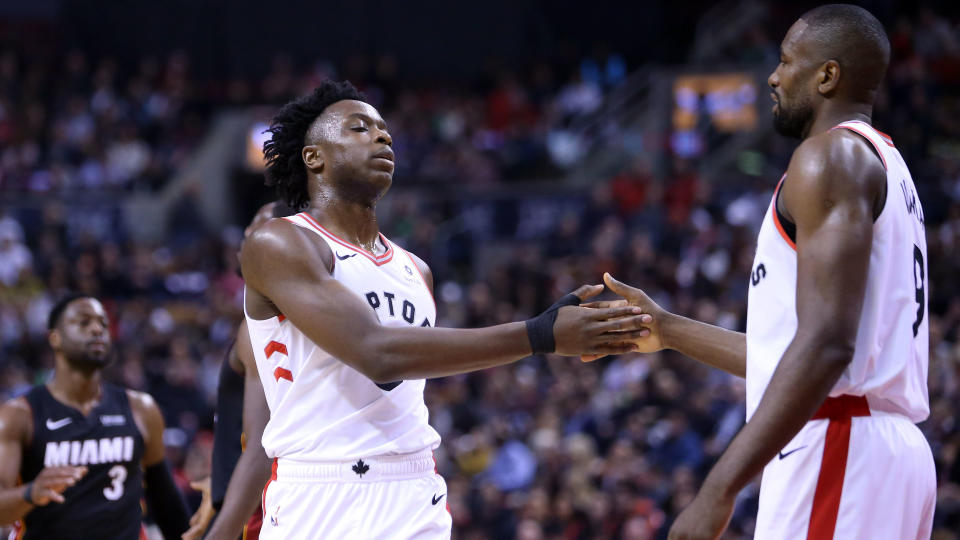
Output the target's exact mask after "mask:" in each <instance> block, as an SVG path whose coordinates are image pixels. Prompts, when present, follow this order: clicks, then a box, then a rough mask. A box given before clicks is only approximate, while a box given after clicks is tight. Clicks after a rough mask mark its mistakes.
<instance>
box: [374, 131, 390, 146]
mask: <svg viewBox="0 0 960 540" xmlns="http://www.w3.org/2000/svg"><path fill="white" fill-rule="evenodd" d="M377 142H378V143H380V144H385V145H387V146H393V137H391V136H390V132H388V131H387V130H385V129H381V130H380V132H379V134H378V135H377Z"/></svg>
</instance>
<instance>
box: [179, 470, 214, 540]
mask: <svg viewBox="0 0 960 540" xmlns="http://www.w3.org/2000/svg"><path fill="white" fill-rule="evenodd" d="M190 487H192V488H193V489H195V490H197V491H199V492H200V493H201V494H202V498H201V499H200V508H197V512H196V513H195V514H193V517H191V518H190V528H189V529H188V530H187V532H185V533H183V534H182V535H181V536H180V538H182V539H183V540H199V539H200V538H203V533H205V532H207V527H208V526H210V521H211V520H213V516H214V514H216V513H217V511H216V510H214V509H213V500H212V496H211V495H210V477H209V476H208V477H206V478H204V479H203V480H198V481H196V482H190Z"/></svg>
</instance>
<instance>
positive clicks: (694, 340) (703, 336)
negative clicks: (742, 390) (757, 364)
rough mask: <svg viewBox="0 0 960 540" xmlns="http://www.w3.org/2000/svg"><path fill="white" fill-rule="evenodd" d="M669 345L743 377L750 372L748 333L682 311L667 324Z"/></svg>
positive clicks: (665, 343) (664, 331) (665, 332)
mask: <svg viewBox="0 0 960 540" xmlns="http://www.w3.org/2000/svg"><path fill="white" fill-rule="evenodd" d="M662 332H663V339H664V345H665V346H666V347H667V348H670V349H673V350H675V351H678V352H680V353H682V354H685V355H687V356H689V357H690V358H693V359H694V360H698V361H700V362H703V363H704V364H707V365H709V366H713V367H715V368H717V369H722V370H723V371H726V372H727V373H730V374H731V375H736V376H737V377H740V378H746V376H747V335H746V334H744V333H743V332H734V331H733V330H727V329H726V328H720V327H719V326H714V325H712V324H707V323H702V322H700V321H695V320H693V319H688V318H686V317H680V316H679V315H673V316H672V317H669V318H668V319H667V321H665V324H664V325H663V329H662Z"/></svg>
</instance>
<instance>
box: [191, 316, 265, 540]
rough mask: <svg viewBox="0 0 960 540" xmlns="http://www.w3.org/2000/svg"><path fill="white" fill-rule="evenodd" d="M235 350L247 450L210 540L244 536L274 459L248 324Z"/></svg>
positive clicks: (235, 472)
mask: <svg viewBox="0 0 960 540" xmlns="http://www.w3.org/2000/svg"><path fill="white" fill-rule="evenodd" d="M234 347H235V350H236V351H237V355H238V357H239V358H240V360H241V361H242V362H243V368H244V383H243V384H244V389H243V433H244V434H245V436H246V440H247V447H246V449H245V450H244V451H243V454H241V455H240V459H239V460H238V461H237V466H236V468H235V469H234V470H233V474H232V475H231V476H230V483H229V485H228V486H227V492H226V495H225V496H224V499H223V507H222V508H221V509H220V512H219V513H218V514H217V517H216V519H215V520H214V522H213V526H212V527H210V533H209V534H208V535H207V536H206V539H207V540H216V539H223V540H233V539H235V538H237V537H238V536H240V534H241V532H242V531H243V525H244V524H245V523H246V522H247V520H248V519H249V518H250V515H251V514H253V511H254V510H255V509H256V507H257V504H258V503H259V502H260V493H261V492H262V491H263V486H264V484H266V483H267V480H268V479H269V478H270V458H268V457H267V455H266V454H265V453H264V451H263V443H262V438H263V430H264V428H266V427H267V421H268V420H270V409H269V408H268V407H267V397H266V395H265V394H264V393H263V385H262V384H261V383H260V376H259V375H258V374H257V363H256V360H255V359H254V357H253V349H252V346H251V344H250V334H249V333H248V332H247V325H246V323H241V325H240V329H239V330H238V331H237V343H236V344H235V345H234Z"/></svg>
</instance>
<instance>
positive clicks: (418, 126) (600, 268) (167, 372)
mask: <svg viewBox="0 0 960 540" xmlns="http://www.w3.org/2000/svg"><path fill="white" fill-rule="evenodd" d="M814 5H816V4H814V3H811V2H764V1H760V0H742V1H725V2H722V3H719V4H716V3H713V2H706V1H696V0H679V1H671V2H663V1H653V2H631V3H605V2H590V3H588V4H585V3H583V2H568V1H551V2H546V1H543V0H487V1H485V2H480V3H461V2H439V1H425V0H424V1H410V2H386V1H381V0H356V1H354V2H350V3H340V2H337V3H334V2H312V3H309V4H307V3H297V2H284V1H278V2H272V3H270V4H269V5H267V4H264V3H259V2H250V1H247V0H233V1H231V2H224V1H212V2H187V1H184V0H173V1H169V2H152V3H146V2H136V1H134V2H124V3H119V2H107V1H71V0H32V1H31V2H29V3H23V2H2V3H0V398H2V399H8V398H11V397H14V396H17V395H20V394H22V393H23V392H25V391H26V390H27V388H28V387H29V386H30V385H33V384H38V383H42V382H44V381H45V380H46V378H47V377H48V376H49V374H50V373H51V369H52V353H51V351H50V349H49V346H48V345H47V342H46V326H45V325H46V317H47V314H48V311H49V309H50V307H51V306H52V304H53V302H54V301H55V300H56V299H57V298H59V297H60V296H62V295H63V294H64V293H66V292H67V291H68V290H79V291H82V292H84V293H87V294H91V295H94V296H96V297H98V298H100V299H102V300H103V301H104V303H105V305H106V307H107V309H108V310H109V312H110V315H111V317H112V328H111V331H112V334H113V337H114V340H115V362H114V363H113V365H112V367H111V368H110V377H111V378H112V379H113V380H115V381H117V382H119V383H121V384H123V385H126V386H128V387H131V388H135V389H139V390H144V391H147V392H150V393H151V394H153V396H154V397H155V398H156V399H157V401H158V402H159V404H160V406H161V408H162V410H163V412H164V415H165V417H166V422H167V426H168V430H167V432H166V434H165V441H166V443H167V448H168V456H169V457H170V459H171V460H172V462H173V464H174V466H175V468H176V476H177V479H178V481H179V482H180V484H181V486H182V487H183V488H184V490H185V491H186V492H187V493H188V494H189V495H190V498H191V503H192V504H193V505H196V504H198V503H199V495H198V494H196V493H194V492H192V491H190V490H189V487H188V485H187V484H188V481H189V480H191V479H197V478H201V477H203V476H206V475H207V474H208V471H209V465H210V463H209V460H210V449H211V441H212V437H211V433H212V428H213V418H214V398H215V390H216V387H217V378H218V371H219V367H220V363H221V361H222V360H223V359H224V357H225V353H226V351H227V348H228V347H229V345H230V343H231V341H232V339H233V334H234V332H235V329H236V325H237V323H238V322H239V320H240V319H241V317H242V312H241V303H240V301H241V292H242V281H241V279H240V278H239V277H238V275H237V266H238V264H237V258H236V253H237V251H238V246H239V242H240V240H241V237H242V231H243V227H244V226H245V225H246V224H247V222H248V221H249V219H250V218H251V217H252V215H253V212H254V211H255V209H256V208H257V207H258V206H259V205H260V204H262V203H264V202H267V201H269V200H271V198H272V196H273V194H272V193H271V192H270V191H269V190H268V189H267V188H265V187H264V186H263V182H262V167H263V165H262V154H261V152H260V146H261V144H262V142H263V137H264V135H263V129H264V128H265V127H266V124H265V123H266V122H268V121H269V119H270V117H271V115H272V113H273V112H274V111H276V109H277V108H278V106H279V105H281V104H282V103H284V102H286V101H287V100H289V99H291V98H294V97H296V96H298V95H301V94H303V93H305V92H308V91H309V90H310V89H311V88H313V87H314V86H315V85H316V84H317V83H318V82H320V81H322V80H324V79H326V78H335V79H343V78H346V79H349V80H351V81H352V82H353V83H355V84H357V85H358V86H359V87H361V89H362V90H363V91H365V92H366V95H367V97H368V98H369V100H370V102H371V103H372V104H373V105H375V106H376V107H378V109H379V110H380V112H381V113H382V114H383V116H384V118H385V119H386V120H387V123H388V126H389V129H390V131H391V133H392V135H393V138H394V141H395V150H396V153H397V169H396V173H395V176H394V185H393V188H392V189H391V191H390V192H389V193H388V195H387V196H386V198H385V199H384V200H383V202H382V203H381V204H380V206H379V218H380V223H381V226H382V230H383V231H384V233H385V234H386V235H387V236H388V237H390V238H391V239H392V240H394V241H396V242H397V243H399V244H400V245H402V246H404V247H405V248H407V249H409V250H411V251H413V252H415V253H417V254H418V255H420V257H422V258H423V259H424V260H426V261H427V262H428V263H429V264H430V265H431V267H432V269H433V273H434V276H435V281H436V298H437V302H438V312H439V321H440V324H441V325H443V326H480V325H491V324H496V323H501V322H507V321H514V320H520V319H524V318H527V317H529V316H531V315H534V314H536V313H538V312H539V311H540V310H542V309H543V308H544V307H546V306H547V305H548V304H549V303H551V302H552V300H553V299H555V298H556V297H558V296H559V295H561V294H563V293H566V292H568V291H570V290H572V289H573V288H575V287H576V286H578V285H579V284H582V283H596V282H599V280H600V276H601V275H602V272H604V271H609V272H611V273H613V274H614V275H615V276H617V277H618V278H620V279H621V280H623V281H625V282H628V283H631V284H634V285H636V286H639V287H642V288H644V289H645V290H646V291H647V292H648V293H650V294H651V296H653V297H654V299H655V300H657V301H658V302H660V304H661V305H663V306H664V307H666V308H668V309H670V310H673V311H676V312H678V313H680V314H685V315H689V316H692V317H695V318H697V319H701V320H704V321H707V322H711V323H714V324H718V325H721V326H724V327H727V328H732V329H737V330H743V329H744V327H745V315H746V296H747V281H748V275H749V273H750V265H751V262H752V258H753V251H754V245H755V244H754V242H755V237H756V233H757V230H758V228H759V225H760V223H761V220H762V217H763V214H764V212H765V211H766V208H767V206H768V205H769V203H770V197H771V195H772V192H773V188H774V187H775V185H776V182H777V180H778V179H779V178H780V176H781V174H782V173H783V171H784V170H785V169H786V165H787V160H788V159H789V156H790V153H791V152H792V150H793V148H794V147H795V146H796V141H791V140H787V139H784V138H782V137H780V136H778V135H776V134H774V133H773V131H772V128H771V119H770V112H769V111H770V105H771V101H770V98H769V97H768V94H769V89H768V88H767V86H766V77H767V75H768V74H769V73H770V71H772V69H773V68H774V67H775V65H776V63H777V62H778V47H779V43H780V40H781V38H782V36H783V35H784V33H785V32H786V29H787V28H788V27H789V25H790V24H791V23H792V22H793V21H794V20H795V19H796V18H797V17H798V16H799V15H801V14H802V13H803V12H804V11H806V10H807V9H809V8H811V7H813V6H814ZM861 5H863V6H864V7H866V8H868V9H870V10H871V11H872V12H873V13H874V14H875V15H876V16H877V17H878V18H879V19H880V20H881V21H882V22H883V23H884V24H885V25H886V28H887V31H888V33H889V36H890V40H891V43H892V46H893V54H892V62H891V66H890V69H889V72H888V75H887V79H886V86H885V87H884V89H883V91H882V92H881V94H880V96H879V98H878V101H877V104H876V109H875V115H874V123H875V125H876V126H877V127H878V128H879V129H880V130H882V131H884V132H886V133H889V134H890V135H891V136H892V138H893V140H894V142H895V144H896V146H897V148H898V149H899V150H900V152H901V153H902V154H903V156H904V158H905V159H906V161H907V163H908V165H909V166H910V169H911V172H912V173H913V176H914V181H915V182H916V185H917V188H918V190H919V195H920V198H921V200H922V203H923V205H924V213H925V216H926V226H927V231H928V234H927V241H928V245H929V260H930V262H929V272H930V274H931V278H930V281H931V282H932V286H931V290H932V292H931V295H930V332H931V335H930V339H931V344H930V381H929V384H930V400H931V415H930V418H929V419H928V420H927V421H926V422H924V423H923V424H921V428H922V429H923V431H924V433H925V434H926V435H927V437H928V439H929V441H930V444H931V446H932V448H933V451H934V454H935V457H936V463H937V470H938V475H939V486H940V487H939V504H938V509H937V515H936V523H935V529H936V531H937V532H936V533H935V535H934V537H935V538H938V539H956V538H958V537H960V535H958V532H957V531H960V457H958V452H960V428H958V426H957V421H958V415H960V340H958V338H960V336H958V322H960V294H958V293H960V291H958V287H960V280H957V279H956V275H957V269H958V268H960V4H958V3H956V2H953V1H949V0H944V1H940V2H937V1H933V2H919V3H917V2H902V3H901V2H896V1H894V0H878V1H871V2H865V3H862V4H861ZM743 397H744V385H743V382H742V381H740V380H737V379H735V378H733V377H731V376H727V375H725V374H723V373H721V372H718V371H714V370H711V369H709V368H706V367H704V366H701V365H699V364H697V363H695V362H694V361H692V360H689V359H687V358H684V357H681V356H680V355H678V354H675V353H671V352H665V353H662V354H654V355H623V356H619V357H608V358H606V359H603V360H600V361H597V362H594V363H591V364H581V363H580V361H579V360H577V359H569V358H560V357H554V356H547V357H534V358H530V359H527V360H524V361H522V362H519V363H517V364H515V365H512V366H509V367H503V368H499V369H492V370H488V371H484V372H481V373H474V374H470V375H465V376H459V377H450V378H446V379H441V380H435V381H431V382H429V383H428V385H427V390H426V402H427V405H428V407H429V408H430V413H431V423H432V424H433V425H434V426H435V427H436V428H437V429H438V431H439V432H440V434H441V435H442V436H443V444H442V446H441V447H440V449H439V451H438V452H437V462H438V465H439V468H440V472H441V473H442V474H443V475H444V476H445V477H446V479H447V482H448V485H449V501H450V503H449V504H450V509H451V512H452V514H453V518H454V534H455V537H456V538H460V539H471V540H481V539H513V538H515V539H518V540H521V539H522V540H535V539H570V540H573V539H594V538H624V539H634V540H636V539H658V538H665V536H666V531H667V529H668V528H669V524H670V523H671V521H672V520H673V518H674V517H675V516H676V515H677V513H678V511H679V510H680V509H681V508H683V506H684V505H686V504H687V503H688V502H689V501H690V500H691V498H692V496H693V495H694V494H695V492H696V488H697V487H698V486H699V484H700V482H701V481H702V479H703V476H704V474H705V473H706V471H708V470H709V467H710V466H711V465H712V463H713V462H714V461H715V459H716V458H717V457H718V456H719V454H720V452H722V450H723V449H724V448H725V446H726V445H727V443H728V442H729V441H730V439H731V438H732V437H733V435H734V434H735V433H736V432H737V430H738V429H739V428H740V427H741V425H742V424H743V421H744V405H743ZM757 491H758V485H756V484H753V485H751V486H750V487H748V488H747V489H746V490H744V492H743V493H742V494H741V496H740V499H739V503H738V506H737V511H736V513H735V515H734V518H733V522H732V524H731V526H730V529H729V531H728V533H727V535H726V536H725V538H729V539H739V538H752V528H753V517H754V515H755V512H756V499H757Z"/></svg>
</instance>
